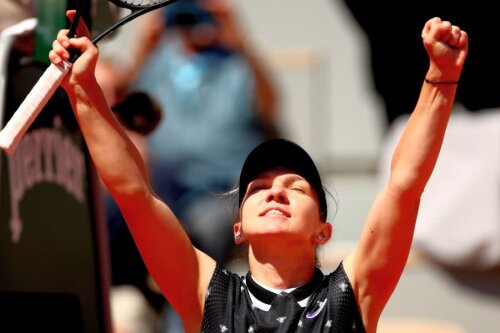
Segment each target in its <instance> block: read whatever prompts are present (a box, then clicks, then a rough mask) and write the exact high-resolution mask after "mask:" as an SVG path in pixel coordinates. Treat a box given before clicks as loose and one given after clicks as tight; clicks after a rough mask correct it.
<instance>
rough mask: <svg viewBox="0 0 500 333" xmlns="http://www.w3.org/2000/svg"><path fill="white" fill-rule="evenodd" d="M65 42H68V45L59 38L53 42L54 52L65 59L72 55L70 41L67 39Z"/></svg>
mask: <svg viewBox="0 0 500 333" xmlns="http://www.w3.org/2000/svg"><path fill="white" fill-rule="evenodd" d="M65 42H66V44H67V45H66V46H64V45H61V43H60V42H59V41H57V40H55V41H54V42H52V51H53V52H54V54H55V55H56V56H57V57H59V58H61V59H64V60H68V59H69V57H70V54H69V52H68V50H67V48H68V47H69V41H65Z"/></svg>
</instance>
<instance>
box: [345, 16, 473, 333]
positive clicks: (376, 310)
mask: <svg viewBox="0 0 500 333" xmlns="http://www.w3.org/2000/svg"><path fill="white" fill-rule="evenodd" d="M422 40H423V44H424V46H425V49H426V51H427V54H428V56H429V70H428V71H427V75H426V80H425V81H424V83H423V85H422V90H421V93H420V97H419V99H418V102H417V104H416V107H415V109H414V111H413V113H412V115H411V116H410V119H409V121H408V123H407V125H406V128H405V130H404V132H403V134H402V136H401V138H400V140H399V143H398V145H397V147H396V149H395V151H394V154H393V158H392V163H391V173H390V177H389V181H388V183H387V184H386V186H385V188H384V189H383V190H382V192H381V193H380V194H379V195H378V197H377V199H376V200H375V202H374V204H373V206H372V208H371V210H370V212H369V214H368V217H367V220H366V223H365V227H364V229H363V232H362V235H361V238H360V240H359V243H358V246H357V247H356V249H355V250H354V252H353V253H351V254H350V255H349V256H348V257H347V258H346V260H345V262H344V264H345V269H346V272H347V274H348V276H349V279H350V280H351V283H352V284H353V288H354V291H355V295H356V297H357V301H358V304H359V306H360V309H361V313H362V317H363V322H364V323H365V325H366V328H367V331H368V332H374V331H375V330H376V326H377V322H378V319H379V317H380V314H381V313H382V310H383V308H384V306H385V304H386V303H387V301H388V300H389V297H390V296H391V294H392V292H393V290H394V288H395V287H396V284H397V282H398V280H399V278H400V276H401V273H402V271H403V268H404V266H405V264H406V260H407V257H408V253H409V251H410V247H411V242H412V238H413V231H414V228H415V221H416V218H417V213H418V208H419V203H420V197H421V194H422V192H423V190H424V187H425V185H426V183H427V181H428V180H429V177H430V176H431V173H432V171H433V168H434V165H435V163H436V160H437V158H438V155H439V151H440V149H441V145H442V141H443V137H444V133H445V130H446V126H447V123H448V119H449V116H450V113H451V110H452V107H453V103H454V98H455V93H456V88H457V84H456V82H457V81H458V80H459V77H460V73H461V71H462V67H463V64H464V62H465V58H466V55H467V47H468V38H467V34H466V32H464V31H462V30H460V28H459V27H457V26H452V25H451V24H450V22H447V21H441V19H439V18H433V19H431V20H429V21H427V23H426V24H425V26H424V29H423V31H422ZM402 75H404V73H403V74H402Z"/></svg>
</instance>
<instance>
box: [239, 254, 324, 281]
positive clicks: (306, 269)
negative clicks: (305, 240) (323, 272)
mask: <svg viewBox="0 0 500 333" xmlns="http://www.w3.org/2000/svg"><path fill="white" fill-rule="evenodd" d="M287 248H290V247H287ZM280 252H282V253H279V254H275V253H271V252H270V251H269V249H265V250H262V251H259V250H258V249H256V248H255V247H252V246H251V247H249V251H248V264H249V267H250V272H251V274H252V278H253V279H254V280H256V281H257V282H259V283H261V284H263V285H265V286H268V287H271V288H275V289H281V290H284V289H288V288H295V287H298V286H301V285H304V284H306V283H307V282H309V281H310V280H311V278H312V276H313V273H314V268H315V260H316V253H315V251H312V253H304V252H307V251H302V252H300V253H295V252H293V251H286V253H283V252H284V251H282V250H281V251H280Z"/></svg>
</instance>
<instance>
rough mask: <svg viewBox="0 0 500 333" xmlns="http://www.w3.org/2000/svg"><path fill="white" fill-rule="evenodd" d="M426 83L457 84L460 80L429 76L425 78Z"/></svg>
mask: <svg viewBox="0 0 500 333" xmlns="http://www.w3.org/2000/svg"><path fill="white" fill-rule="evenodd" d="M424 81H425V83H427V84H434V85H439V84H444V85H454V84H455V85H456V84H458V80H456V81H454V80H431V79H428V78H425V79H424Z"/></svg>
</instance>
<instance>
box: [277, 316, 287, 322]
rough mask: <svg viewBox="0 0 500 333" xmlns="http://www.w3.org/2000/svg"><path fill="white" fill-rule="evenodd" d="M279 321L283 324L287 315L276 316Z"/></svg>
mask: <svg viewBox="0 0 500 333" xmlns="http://www.w3.org/2000/svg"><path fill="white" fill-rule="evenodd" d="M276 320H277V321H279V322H280V323H281V324H283V323H284V322H285V320H286V317H279V318H276Z"/></svg>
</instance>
